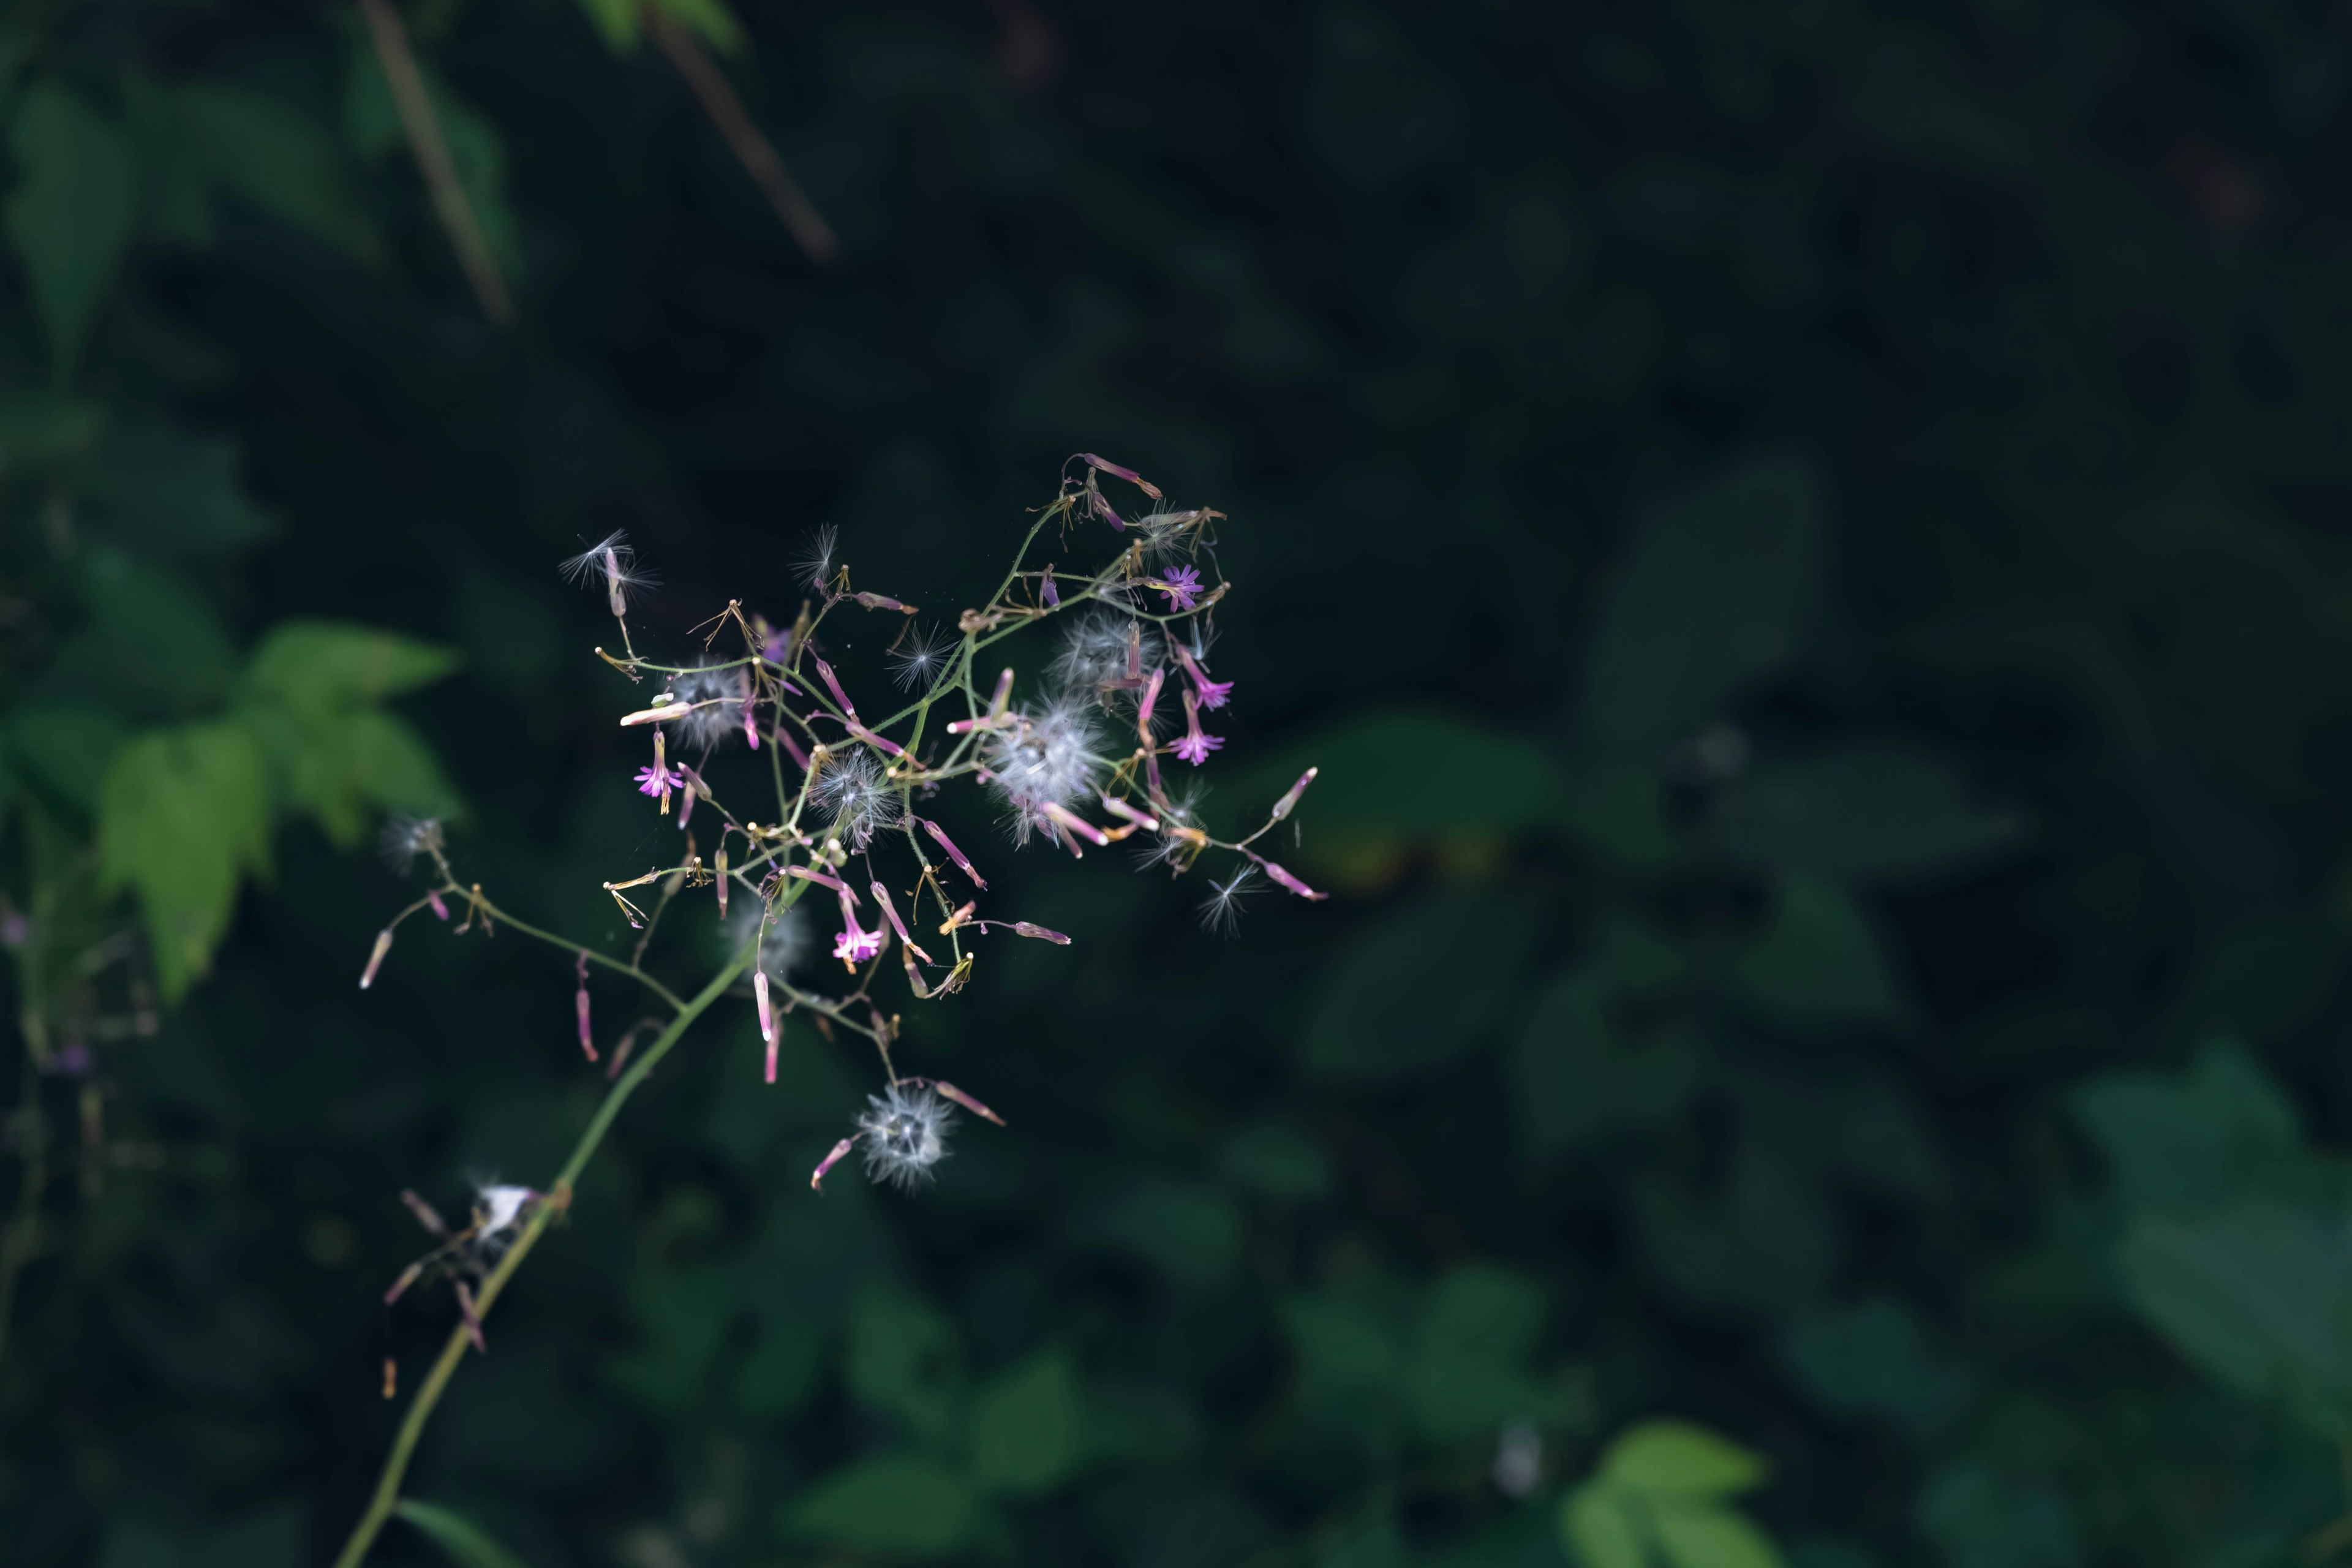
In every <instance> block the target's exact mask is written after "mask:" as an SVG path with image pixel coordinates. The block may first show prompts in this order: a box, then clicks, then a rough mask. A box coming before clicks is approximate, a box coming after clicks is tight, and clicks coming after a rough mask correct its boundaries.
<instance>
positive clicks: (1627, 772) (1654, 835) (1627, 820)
mask: <svg viewBox="0 0 2352 1568" xmlns="http://www.w3.org/2000/svg"><path fill="white" fill-rule="evenodd" d="M1558 816H1559V823H1560V826H1562V827H1563V828H1565V829H1566V830H1567V831H1568V832H1569V833H1570V835H1571V836H1573V837H1576V838H1577V839H1579V840H1580V841H1581V842H1582V843H1583V844H1584V845H1585V846H1586V847H1588V848H1591V850H1593V851H1594V852H1595V853H1596V854H1598V855H1600V856H1601V858H1603V859H1606V860H1612V861H1614V862H1616V863H1617V864H1618V865H1620V866H1623V867H1626V868H1630V869H1632V870H1635V871H1657V870H1663V869H1664V868H1667V867H1669V866H1672V865H1673V864H1675V861H1677V860H1679V859H1681V858H1683V856H1684V854H1685V849H1684V846H1683V841H1682V839H1681V837H1680V836H1678V835H1677V834H1676V833H1675V829H1674V826H1673V824H1671V823H1669V822H1668V821H1667V820H1666V811H1665V799H1664V795H1663V793H1662V792H1661V790H1660V788H1659V784H1658V774H1657V772H1656V770H1655V769H1654V768H1647V767H1636V766H1633V765H1632V764H1630V763H1628V764H1616V765H1603V766H1600V767H1587V768H1579V769H1577V770H1576V771H1575V772H1573V773H1570V774H1569V776H1568V778H1567V779H1566V781H1565V782H1564V783H1563V784H1562V785H1561V788H1560V793H1559V806H1558Z"/></svg>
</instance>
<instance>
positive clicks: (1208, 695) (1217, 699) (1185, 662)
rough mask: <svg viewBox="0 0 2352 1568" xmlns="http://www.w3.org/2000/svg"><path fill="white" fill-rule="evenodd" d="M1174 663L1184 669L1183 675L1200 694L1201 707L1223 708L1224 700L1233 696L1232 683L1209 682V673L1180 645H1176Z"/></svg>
mask: <svg viewBox="0 0 2352 1568" xmlns="http://www.w3.org/2000/svg"><path fill="white" fill-rule="evenodd" d="M1176 661H1177V662H1178V663H1179V664H1181V665H1182V666H1183V667H1184V673H1185V675H1186V676H1187V677H1188V678H1190V679H1191V680H1192V686H1193V689H1195V690H1197V691H1199V692H1200V694H1201V706H1202V707H1203V708H1223V706H1224V705H1225V699H1227V698H1228V697H1231V696H1232V695H1233V694H1234V683H1233V682H1232V681H1230V680H1211V679H1209V672H1208V671H1207V670H1205V669H1202V668H1201V662H1200V660H1198V659H1196V658H1193V657H1192V654H1191V653H1190V652H1188V651H1186V649H1185V648H1184V647H1182V645H1181V644H1178V645H1176Z"/></svg>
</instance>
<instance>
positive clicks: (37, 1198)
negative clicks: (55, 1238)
mask: <svg viewBox="0 0 2352 1568" xmlns="http://www.w3.org/2000/svg"><path fill="white" fill-rule="evenodd" d="M21 1077H22V1079H23V1085H22V1089H21V1092H20V1093H19V1095H18V1099H17V1105H16V1115H17V1118H18V1121H19V1131H18V1132H17V1134H16V1139H15V1141H14V1142H16V1148H17V1151H18V1159H19V1162H20V1163H22V1165H23V1166H24V1170H23V1173H22V1174H21V1175H20V1176H19V1178H18V1182H19V1184H18V1186H17V1188H16V1213H15V1214H13V1215H9V1216H8V1229H7V1232H6V1234H5V1235H0V1354H5V1353H6V1351H7V1345H8V1333H9V1330H10V1327H11V1326H12V1325H13V1324H14V1322H15V1321H16V1284H17V1281H18V1280H19V1279H21V1278H22V1277H23V1275H24V1272H25V1267H26V1265H27V1264H29V1263H31V1262H32V1260H33V1259H34V1258H35V1257H37V1255H38V1254H39V1252H40V1248H41V1189H42V1188H43V1187H45V1186H47V1184H48V1174H49V1167H48V1142H47V1128H45V1127H44V1126H43V1125H42V1122H41V1102H40V1077H39V1073H38V1069H37V1068H35V1067H34V1065H33V1058H32V1055H31V1053H30V1052H29V1051H28V1052H27V1053H26V1057H25V1065H24V1070H23V1073H22V1074H21Z"/></svg>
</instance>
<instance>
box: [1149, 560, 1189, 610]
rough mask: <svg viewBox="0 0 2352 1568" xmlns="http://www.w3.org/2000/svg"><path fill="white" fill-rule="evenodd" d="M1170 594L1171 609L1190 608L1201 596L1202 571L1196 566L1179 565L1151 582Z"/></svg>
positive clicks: (1169, 603)
mask: <svg viewBox="0 0 2352 1568" xmlns="http://www.w3.org/2000/svg"><path fill="white" fill-rule="evenodd" d="M1151 585H1152V586H1153V587H1154V588H1157V589H1158V590H1159V591H1160V592H1161V593H1163V594H1165V595H1168V607H1169V608H1170V609H1171V610H1189V609H1191V608H1192V606H1193V605H1195V604H1197V603H1199V602H1200V598H1201V572H1200V568H1198V567H1195V566H1179V567H1178V568H1176V570H1175V571H1173V572H1171V573H1170V574H1168V575H1167V577H1166V578H1164V579H1162V580H1160V581H1156V582H1154V583H1153V584H1151Z"/></svg>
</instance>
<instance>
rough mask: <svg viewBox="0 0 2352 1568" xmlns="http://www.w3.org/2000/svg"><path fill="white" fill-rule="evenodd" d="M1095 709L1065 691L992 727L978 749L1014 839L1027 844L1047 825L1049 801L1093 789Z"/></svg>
mask: <svg viewBox="0 0 2352 1568" xmlns="http://www.w3.org/2000/svg"><path fill="white" fill-rule="evenodd" d="M1096 745H1097V736H1096V733H1095V723H1094V712H1093V709H1092V708H1091V706H1090V705H1089V704H1088V703H1087V701H1086V700H1084V699H1083V698H1080V697H1077V696H1075V695H1071V694H1068V693H1065V694H1064V695H1062V696H1060V697H1057V698H1055V700H1053V701H1052V702H1050V703H1048V704H1047V705H1046V706H1045V707H1043V708H1030V709H1024V710H1022V711H1021V712H1020V713H1018V714H1016V715H1015V716H1014V719H1013V723H1012V724H1010V725H1007V726H1005V727H1004V728H1002V729H998V730H994V731H991V732H990V733H989V736H988V741H987V743H986V744H985V745H984V746H983V747H982V757H983V760H984V761H985V762H986V763H987V765H988V771H989V772H990V773H992V774H993V775H994V777H993V778H992V780H991V781H990V784H989V787H990V788H992V789H993V790H994V791H995V792H996V793H997V795H999V796H1001V797H1002V798H1003V801H1004V804H1005V805H1009V806H1011V807H1012V808H1013V842H1014V843H1016V844H1026V843H1027V842H1028V841H1029V835H1030V833H1031V831H1032V830H1034V829H1035V828H1038V827H1042V826H1044V825H1045V807H1046V806H1047V805H1072V804H1073V803H1075V802H1076V801H1077V800H1079V799H1080V798H1081V797H1083V796H1085V795H1089V794H1091V793H1092V792H1093V789H1094V784H1095V777H1096V774H1097V772H1098V771H1099V768H1100V765H1101V764H1100V759H1099V758H1097V755H1096V754H1095V748H1096Z"/></svg>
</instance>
